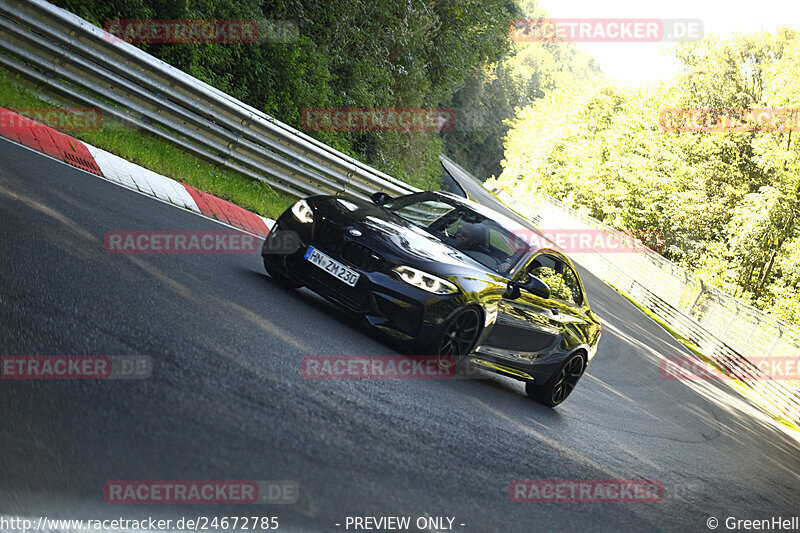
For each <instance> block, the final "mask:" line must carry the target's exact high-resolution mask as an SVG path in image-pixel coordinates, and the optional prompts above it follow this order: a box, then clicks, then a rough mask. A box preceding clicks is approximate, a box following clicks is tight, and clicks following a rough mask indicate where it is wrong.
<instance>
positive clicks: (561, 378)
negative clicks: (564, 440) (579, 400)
mask: <svg viewBox="0 0 800 533" xmlns="http://www.w3.org/2000/svg"><path fill="white" fill-rule="evenodd" d="M584 370H586V360H585V359H584V357H583V354H580V353H576V354H573V355H571V356H570V357H568V358H567V360H566V361H564V363H562V365H561V366H560V367H559V369H558V370H557V371H556V373H555V374H553V376H552V377H551V378H550V380H549V381H548V382H547V383H545V384H544V385H536V384H535V383H531V382H528V383H526V384H525V392H526V393H527V394H528V396H530V397H531V398H533V399H534V400H536V401H537V402H540V403H543V404H544V405H546V406H548V407H555V406H556V405H559V404H560V403H562V402H563V401H564V400H566V399H567V397H568V396H569V395H570V393H572V390H573V389H574V388H575V385H577V384H578V380H579V379H581V376H582V375H583V372H584Z"/></svg>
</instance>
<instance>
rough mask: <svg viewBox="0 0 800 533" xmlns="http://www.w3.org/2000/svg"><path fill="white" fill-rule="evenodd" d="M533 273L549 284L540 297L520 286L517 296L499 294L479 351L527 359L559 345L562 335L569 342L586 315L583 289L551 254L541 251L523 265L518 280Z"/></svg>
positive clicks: (569, 268) (574, 339)
mask: <svg viewBox="0 0 800 533" xmlns="http://www.w3.org/2000/svg"><path fill="white" fill-rule="evenodd" d="M531 275H535V276H536V277H539V278H540V279H542V281H544V282H545V283H548V285H549V286H551V297H550V298H542V297H541V296H537V295H535V294H532V293H530V292H528V291H526V290H525V289H522V288H521V289H520V294H519V297H518V298H507V297H504V298H502V299H501V300H500V301H499V302H498V305H497V311H498V312H497V318H496V321H495V324H494V326H493V328H492V330H491V332H490V333H489V334H488V335H487V338H486V339H484V342H483V346H482V347H481V349H480V351H482V352H485V353H490V354H493V355H499V356H503V357H506V358H509V359H519V360H531V359H534V358H536V357H538V356H540V355H542V354H544V353H549V352H552V351H555V350H557V349H559V346H558V345H559V344H560V343H561V340H562V339H565V340H567V342H568V344H573V343H575V342H576V340H577V339H578V338H581V337H582V336H581V335H576V332H579V331H580V330H581V329H582V328H581V324H584V323H585V320H586V317H585V316H584V314H583V310H582V309H581V304H582V303H583V292H582V290H581V287H580V283H579V282H578V281H577V275H576V274H575V272H574V270H573V269H572V268H571V267H570V266H569V265H568V264H567V263H566V262H565V261H563V260H561V259H560V258H558V257H557V256H556V255H554V254H549V253H541V254H538V255H537V256H535V257H534V258H533V259H532V260H531V261H530V262H529V263H528V265H526V267H525V269H524V270H523V273H522V275H521V276H519V278H518V279H519V280H521V281H524V280H525V279H526V278H527V276H531Z"/></svg>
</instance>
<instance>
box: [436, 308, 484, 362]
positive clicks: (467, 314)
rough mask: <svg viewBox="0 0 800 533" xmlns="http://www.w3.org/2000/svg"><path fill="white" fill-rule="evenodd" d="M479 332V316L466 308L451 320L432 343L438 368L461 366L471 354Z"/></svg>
mask: <svg viewBox="0 0 800 533" xmlns="http://www.w3.org/2000/svg"><path fill="white" fill-rule="evenodd" d="M480 332H481V315H480V313H479V312H478V311H477V310H476V309H474V308H472V307H468V308H466V309H464V310H463V311H461V312H460V313H458V314H457V315H456V316H454V317H453V318H451V319H450V320H449V321H448V322H447V324H445V326H444V327H443V328H442V330H441V332H440V333H439V335H438V336H437V337H436V339H434V341H433V343H432V351H433V354H434V355H435V356H436V357H437V358H438V359H439V366H441V367H442V368H450V366H451V365H453V364H457V365H458V364H461V363H463V361H464V358H465V357H466V356H467V355H469V354H470V352H472V349H473V348H474V347H475V343H476V342H477V341H478V336H479V335H480Z"/></svg>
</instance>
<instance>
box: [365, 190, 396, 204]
mask: <svg viewBox="0 0 800 533" xmlns="http://www.w3.org/2000/svg"><path fill="white" fill-rule="evenodd" d="M370 199H371V200H372V203H374V204H375V205H383V204H385V203H386V202H388V201H389V200H393V199H394V197H393V196H391V195H389V194H386V193H385V192H380V191H378V192H375V193H372V196H370Z"/></svg>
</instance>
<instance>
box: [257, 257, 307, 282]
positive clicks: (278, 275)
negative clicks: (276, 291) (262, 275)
mask: <svg viewBox="0 0 800 533" xmlns="http://www.w3.org/2000/svg"><path fill="white" fill-rule="evenodd" d="M264 268H265V269H266V270H267V274H269V275H270V277H271V278H272V279H273V280H275V281H276V282H278V283H279V284H280V285H283V286H284V287H288V288H290V289H299V288H300V287H302V286H303V284H302V283H298V282H296V281H294V280H293V279H291V278H289V277H288V276H286V274H284V273H283V272H281V271H280V269H278V268H277V267H275V266H273V265H271V264H269V263H268V262H267V260H266V259H265V260H264Z"/></svg>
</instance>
